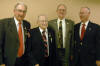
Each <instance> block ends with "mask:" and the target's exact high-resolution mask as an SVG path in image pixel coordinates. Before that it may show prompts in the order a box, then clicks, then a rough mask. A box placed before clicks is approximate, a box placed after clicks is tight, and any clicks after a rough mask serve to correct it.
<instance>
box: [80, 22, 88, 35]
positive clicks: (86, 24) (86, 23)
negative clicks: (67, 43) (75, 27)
mask: <svg viewBox="0 0 100 66" xmlns="http://www.w3.org/2000/svg"><path fill="white" fill-rule="evenodd" d="M88 23H89V20H88V21H86V22H85V30H86V28H87V26H88ZM82 26H83V22H81V24H80V29H79V34H80V37H81V30H82Z"/></svg>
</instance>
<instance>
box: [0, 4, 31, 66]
mask: <svg viewBox="0 0 100 66" xmlns="http://www.w3.org/2000/svg"><path fill="white" fill-rule="evenodd" d="M13 12H14V17H12V18H5V19H2V20H0V66H25V62H26V60H27V59H28V53H27V50H28V49H29V48H27V46H28V45H27V44H26V41H27V39H28V37H29V36H28V31H29V29H30V24H29V22H27V21H26V20H24V18H25V16H26V12H27V6H26V5H25V4H24V3H17V4H16V5H15V8H14V11H13ZM26 58H27V59H26Z"/></svg>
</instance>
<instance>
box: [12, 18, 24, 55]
mask: <svg viewBox="0 0 100 66" xmlns="http://www.w3.org/2000/svg"><path fill="white" fill-rule="evenodd" d="M14 20H15V24H16V28H17V32H18V30H19V24H18V23H19V21H18V20H17V19H16V18H15V17H14ZM21 23H22V24H21V28H22V33H23V46H24V52H25V44H24V29H23V22H21ZM23 54H24V53H23Z"/></svg>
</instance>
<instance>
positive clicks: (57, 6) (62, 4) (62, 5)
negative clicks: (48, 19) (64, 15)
mask: <svg viewBox="0 0 100 66" xmlns="http://www.w3.org/2000/svg"><path fill="white" fill-rule="evenodd" d="M60 6H64V7H65V9H67V7H66V5H65V4H59V5H58V6H57V10H58V9H59V7H60Z"/></svg>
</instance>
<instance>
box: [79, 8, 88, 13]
mask: <svg viewBox="0 0 100 66" xmlns="http://www.w3.org/2000/svg"><path fill="white" fill-rule="evenodd" d="M80 12H89V10H88V8H81V10H80Z"/></svg>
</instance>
